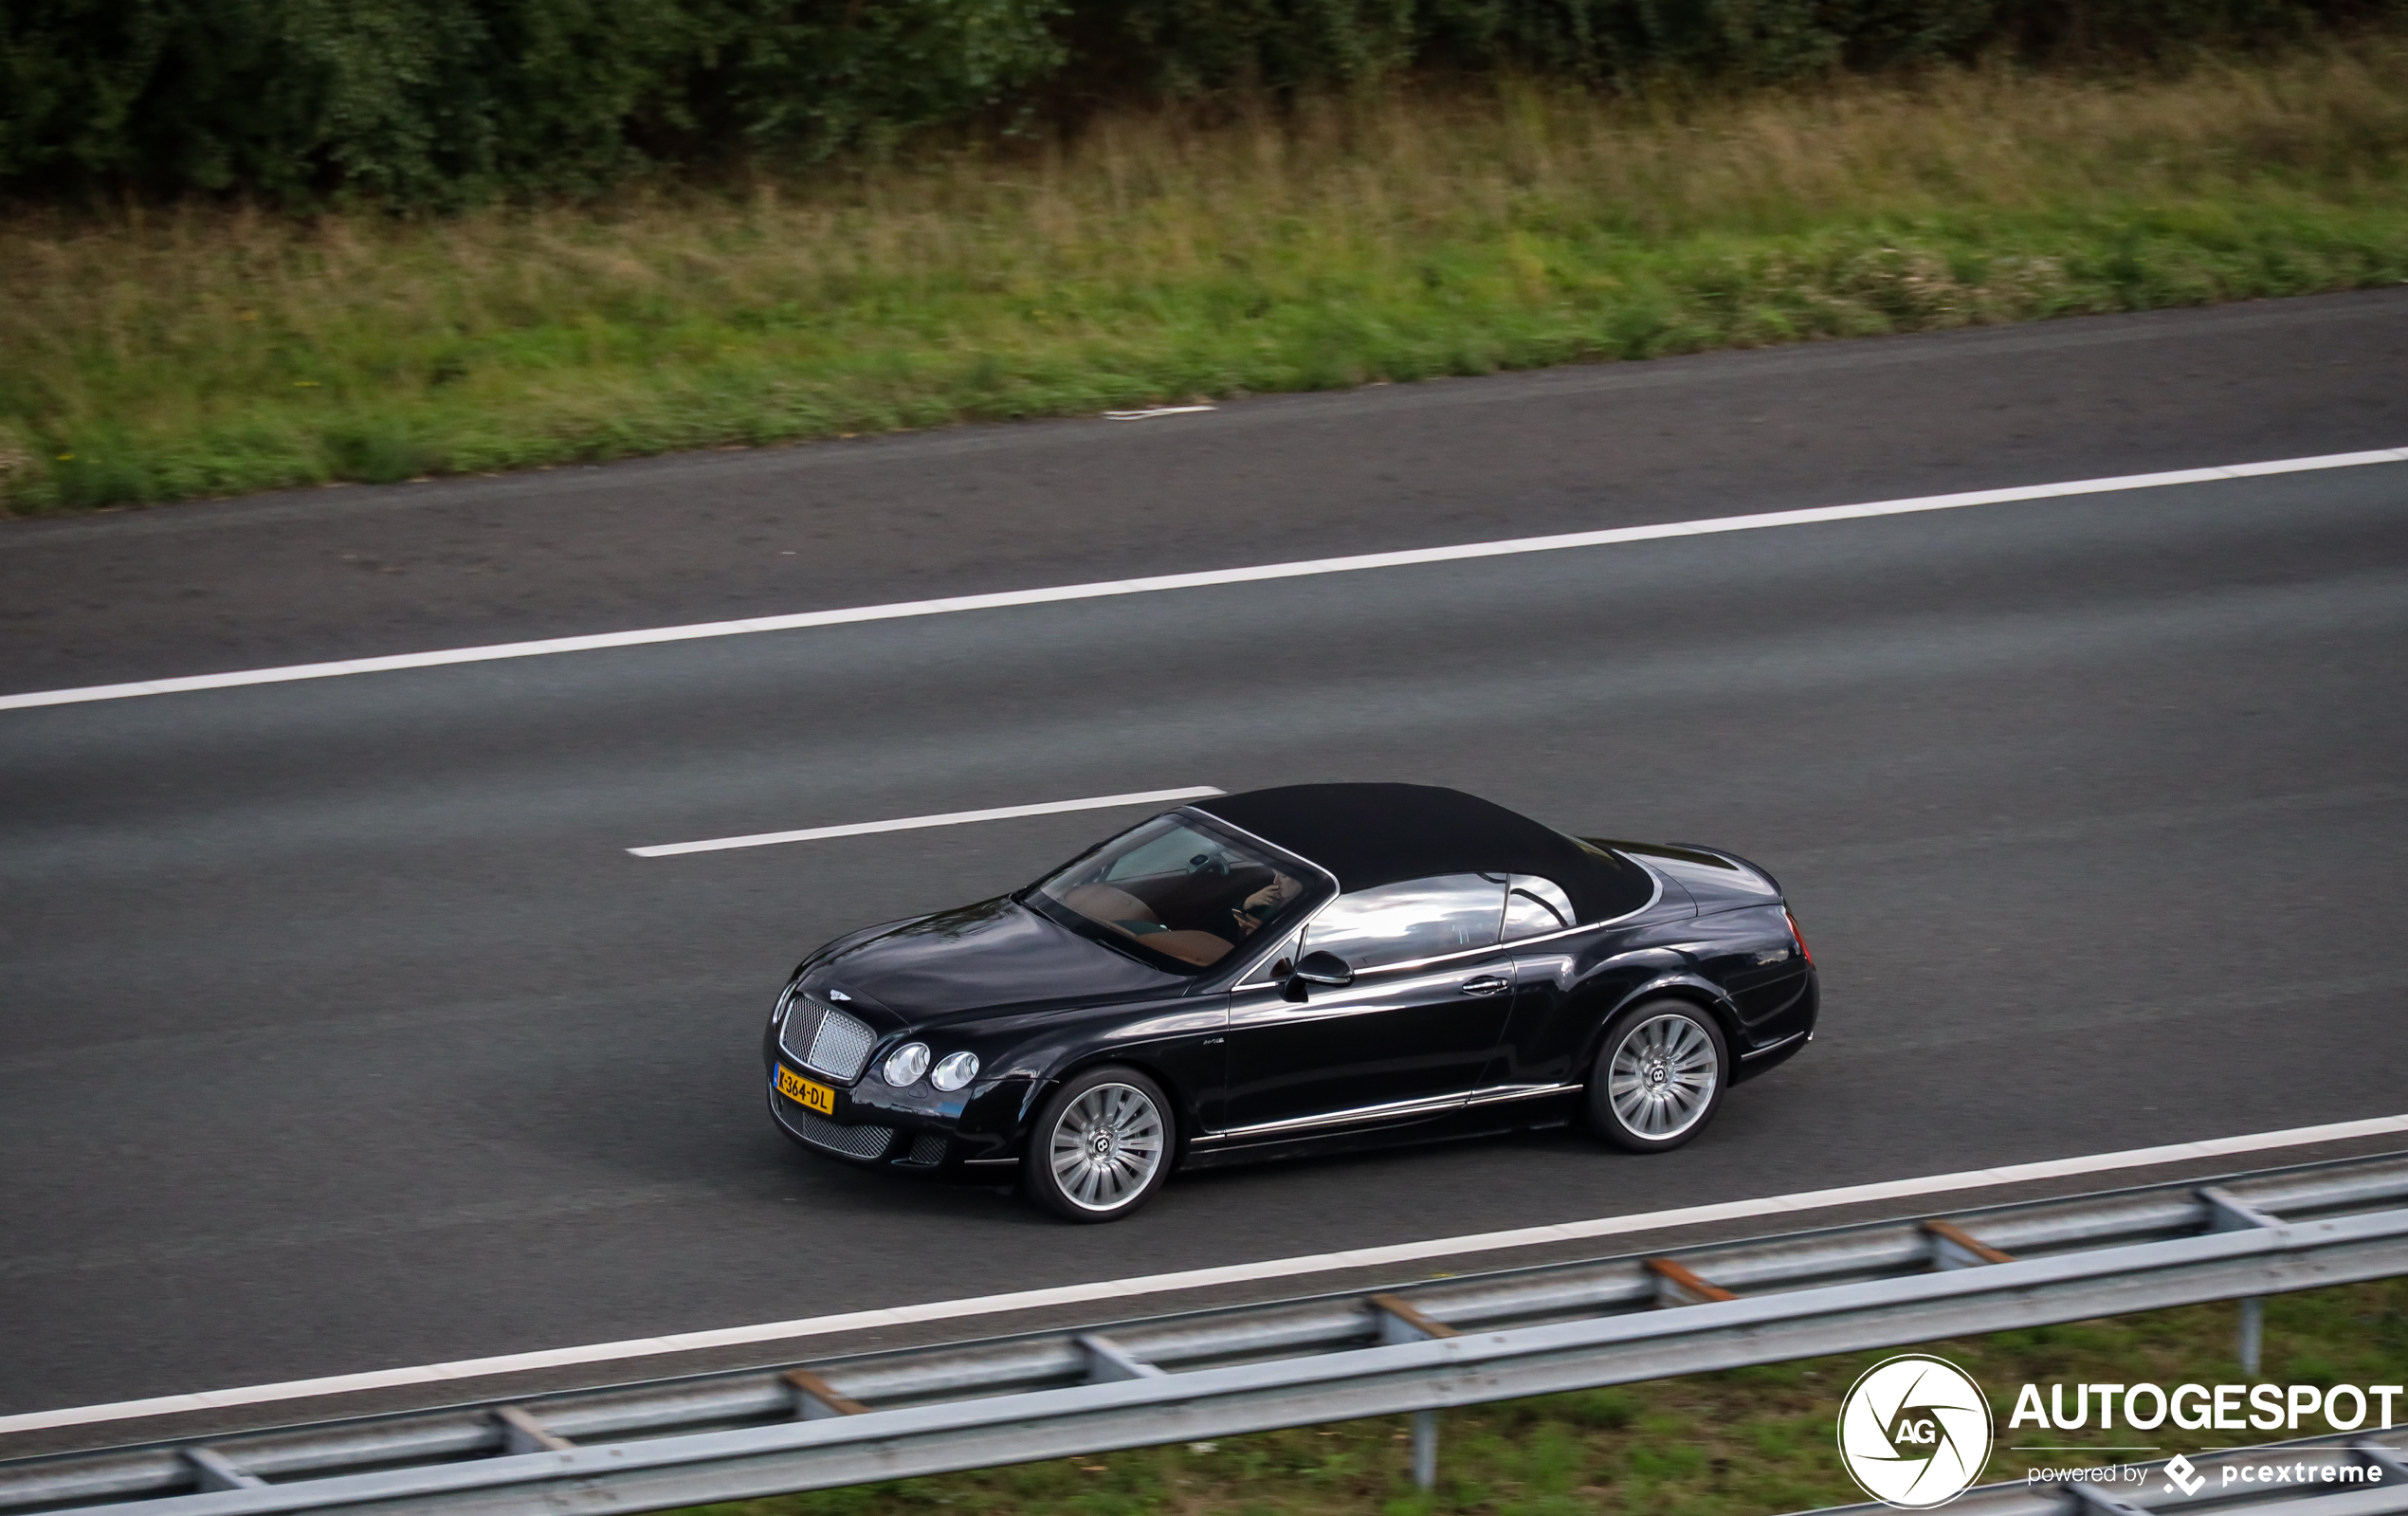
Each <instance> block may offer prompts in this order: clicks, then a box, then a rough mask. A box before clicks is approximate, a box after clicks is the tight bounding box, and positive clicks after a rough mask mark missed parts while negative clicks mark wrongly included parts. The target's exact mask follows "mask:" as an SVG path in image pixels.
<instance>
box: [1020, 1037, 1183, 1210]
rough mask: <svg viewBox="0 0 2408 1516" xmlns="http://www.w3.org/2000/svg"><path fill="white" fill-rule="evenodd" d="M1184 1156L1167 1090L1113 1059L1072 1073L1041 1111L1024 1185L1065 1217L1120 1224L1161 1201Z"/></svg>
mask: <svg viewBox="0 0 2408 1516" xmlns="http://www.w3.org/2000/svg"><path fill="white" fill-rule="evenodd" d="M1177 1154H1178V1118H1177V1116H1176V1115H1174V1114H1173V1113H1172V1110H1171V1102H1170V1098H1169V1097H1168V1096H1166V1095H1164V1094H1163V1093H1162V1087H1161V1086H1159V1085H1158V1084H1156V1083H1155V1082H1154V1081H1153V1080H1151V1079H1148V1078H1146V1077H1145V1076H1144V1075H1143V1074H1141V1073H1139V1072H1138V1071H1137V1070H1136V1069H1123V1068H1120V1067H1118V1066H1116V1065H1109V1064H1107V1065H1105V1066H1104V1067H1102V1068H1098V1069H1085V1070H1084V1071H1082V1072H1080V1073H1077V1074H1074V1075H1072V1076H1071V1077H1070V1078H1069V1079H1067V1080H1066V1081H1065V1082H1064V1083H1063V1086H1062V1087H1061V1088H1060V1089H1057V1090H1055V1091H1054V1092H1053V1097H1052V1098H1051V1099H1050V1100H1048V1101H1047V1102H1046V1103H1045V1105H1044V1108H1042V1109H1041V1110H1039V1111H1038V1112H1037V1119H1036V1120H1035V1121H1034V1122H1032V1123H1030V1126H1029V1142H1028V1148H1027V1150H1026V1151H1025V1152H1023V1153H1022V1154H1021V1155H1020V1188H1021V1189H1022V1190H1023V1191H1025V1192H1026V1193H1027V1195H1028V1196H1029V1198H1030V1199H1031V1200H1033V1201H1034V1202H1036V1204H1037V1205H1039V1206H1041V1207H1043V1208H1044V1209H1045V1210H1048V1211H1050V1212H1052V1213H1053V1214H1054V1215H1058V1216H1060V1217H1062V1218H1063V1219H1064V1220H1066V1221H1083V1222H1097V1221H1118V1220H1120V1219H1121V1218H1122V1216H1125V1215H1131V1214H1133V1213H1134V1212H1136V1211H1137V1210H1138V1208H1139V1207H1140V1206H1142V1205H1144V1204H1145V1202H1146V1201H1148V1200H1151V1199H1152V1198H1154V1192H1156V1191H1157V1190H1159V1189H1160V1188H1161V1187H1162V1181H1163V1180H1164V1179H1166V1178H1170V1174H1171V1161H1172V1160H1173V1159H1174V1158H1176V1157H1177Z"/></svg>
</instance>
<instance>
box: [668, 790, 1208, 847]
mask: <svg viewBox="0 0 2408 1516" xmlns="http://www.w3.org/2000/svg"><path fill="white" fill-rule="evenodd" d="M1228 793H1229V792H1228V791H1226V790H1215V789H1213V787H1212V786H1211V785H1209V784H1198V785H1193V786H1190V787H1189V788H1187V789H1184V790H1139V791H1136V792H1134V793H1132V794H1129V795H1089V796H1087V797H1086V798H1085V799H1084V800H1048V801H1045V802H1043V803H1042V804H1039V805H999V806H996V807H994V809H992V810H987V811H948V812H946V813H943V814H942V815H934V816H898V817H897V818H895V819H894V820H892V821H856V822H854V823H852V824H851V825H850V826H843V827H806V828H804V829H803V830H802V831H756V832H754V833H753V834H752V835H751V836H748V837H712V838H710V839H708V840H707V841H703V842H664V843H657V844H655V845H654V846H652V847H649V848H629V849H628V851H629V852H631V853H633V854H635V855H636V856H637V857H638V858H674V857H676V856H677V855H678V854H679V853H685V852H723V851H725V850H726V849H730V848H766V847H769V846H771V845H772V844H774V843H780V842H816V841H817V840H819V839H820V838H822V837H860V836H867V834H869V833H870V832H873V831H918V830H919V829H920V828H921V827H958V826H960V825H961V824H962V823H963V822H965V821H1004V820H1009V819H1010V818H1011V817H1013V816H1049V815H1053V814H1055V813H1059V812H1063V811H1102V810H1104V808H1106V807H1108V806H1116V805H1153V804H1155V803H1157V802H1158V801H1162V800H1201V799H1203V798H1204V797H1205V796H1206V795H1227V794H1228Z"/></svg>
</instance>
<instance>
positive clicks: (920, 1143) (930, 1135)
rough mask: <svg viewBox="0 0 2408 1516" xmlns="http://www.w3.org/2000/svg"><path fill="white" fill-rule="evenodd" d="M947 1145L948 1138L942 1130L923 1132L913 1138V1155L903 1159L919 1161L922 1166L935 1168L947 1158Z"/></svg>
mask: <svg viewBox="0 0 2408 1516" xmlns="http://www.w3.org/2000/svg"><path fill="white" fill-rule="evenodd" d="M945 1147H946V1138H945V1135H944V1134H943V1133H942V1132H922V1133H921V1134H920V1135H919V1136H918V1137H915V1138H913V1139H912V1140H911V1156H910V1157H909V1158H907V1159H904V1160H903V1161H904V1162H906V1163H917V1164H919V1165H920V1166H921V1168H935V1167H936V1166H937V1165H938V1164H939V1163H942V1162H943V1161H944V1160H945Z"/></svg>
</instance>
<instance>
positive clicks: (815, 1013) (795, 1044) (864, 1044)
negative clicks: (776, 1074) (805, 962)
mask: <svg viewBox="0 0 2408 1516" xmlns="http://www.w3.org/2000/svg"><path fill="white" fill-rule="evenodd" d="M877 1044H878V1035H877V1033H875V1032H871V1031H870V1030H869V1028H868V1026H867V1025H866V1024H865V1023H863V1022H861V1021H859V1020H857V1019H855V1018H854V1017H852V1016H848V1015H847V1014H845V1013H843V1012H842V1011H838V1010H835V1009H834V1008H832V1007H830V1006H824V1005H821V1004H820V1003H819V1002H818V1001H816V1000H813V999H812V998H811V997H810V996H808V995H796V996H794V1005H793V1007H792V1008H791V1009H790V1010H788V1011H787V1013H786V1025H785V1026H784V1027H783V1028H781V1029H779V1031H778V1033H777V1046H778V1047H779V1048H780V1049H782V1050H784V1051H785V1053H786V1056H787V1057H789V1058H792V1059H794V1061H795V1062H796V1063H798V1064H801V1065H802V1066H803V1067H804V1068H806V1069H811V1070H812V1071H813V1072H815V1073H822V1074H826V1075H827V1076H828V1077H829V1078H830V1079H836V1080H842V1081H844V1082H845V1083H847V1084H849V1083H851V1082H852V1081H853V1080H856V1079H858V1078H860V1077H861V1070H862V1066H863V1065H864V1064H867V1062H869V1050H870V1049H871V1048H874V1047H876V1046H877Z"/></svg>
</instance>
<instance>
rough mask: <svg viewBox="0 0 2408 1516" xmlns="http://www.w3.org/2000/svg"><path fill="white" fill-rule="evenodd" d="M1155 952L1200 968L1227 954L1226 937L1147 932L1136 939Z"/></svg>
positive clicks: (1229, 944)
mask: <svg viewBox="0 0 2408 1516" xmlns="http://www.w3.org/2000/svg"><path fill="white" fill-rule="evenodd" d="M1138 941H1140V942H1143V943H1144V944H1145V945H1146V946H1148V947H1150V948H1152V949H1153V950H1154V951H1155V952H1157V953H1160V954H1162V955H1164V956H1165V957H1168V958H1175V959H1178V960H1179V961H1180V962H1182V963H1193V964H1195V965H1196V966H1197V967H1199V968H1202V967H1205V966H1207V965H1209V964H1213V963H1217V962H1219V961H1220V960H1221V959H1224V958H1226V957H1228V956H1229V950H1230V947H1231V943H1230V941H1229V940H1228V939H1227V938H1221V937H1214V936H1213V934H1212V933H1210V932H1148V933H1146V934H1145V935H1144V936H1143V937H1140V938H1139V939H1138Z"/></svg>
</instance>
